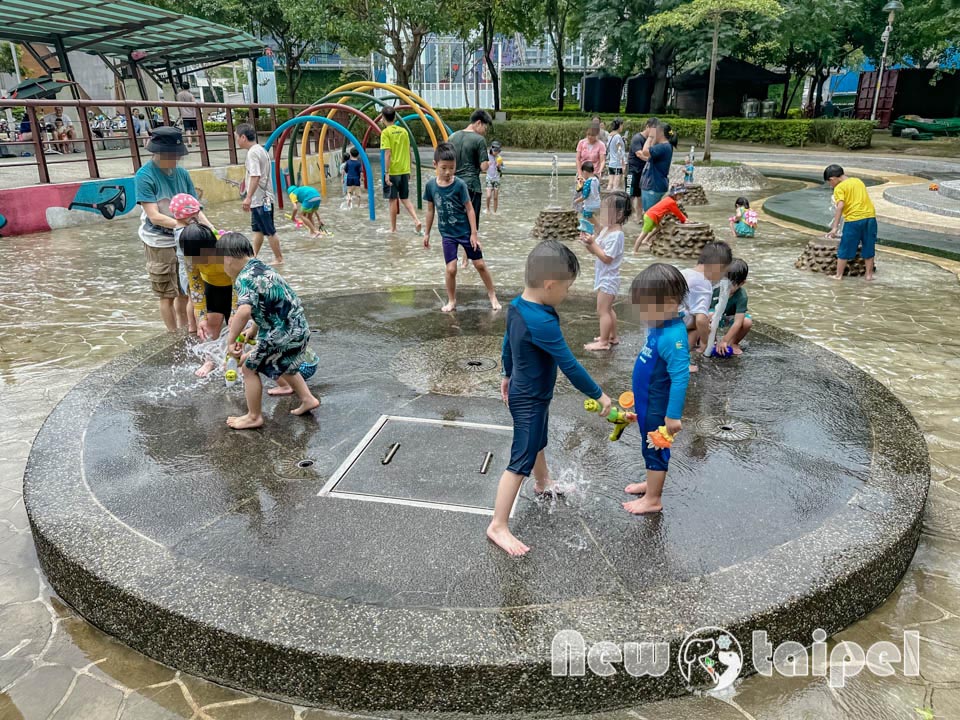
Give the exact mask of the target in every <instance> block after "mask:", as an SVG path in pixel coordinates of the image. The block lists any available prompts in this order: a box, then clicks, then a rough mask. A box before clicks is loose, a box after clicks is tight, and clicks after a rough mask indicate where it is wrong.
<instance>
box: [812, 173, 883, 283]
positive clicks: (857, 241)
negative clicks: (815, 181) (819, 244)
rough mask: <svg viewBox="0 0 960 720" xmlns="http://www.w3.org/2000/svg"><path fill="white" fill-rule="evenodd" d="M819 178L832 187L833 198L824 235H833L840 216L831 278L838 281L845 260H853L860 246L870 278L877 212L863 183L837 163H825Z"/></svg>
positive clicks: (835, 235) (875, 239) (871, 277)
mask: <svg viewBox="0 0 960 720" xmlns="http://www.w3.org/2000/svg"><path fill="white" fill-rule="evenodd" d="M823 180H824V182H826V183H828V184H829V185H830V187H832V188H833V200H834V202H835V203H836V204H837V211H836V213H834V216H833V223H831V225H830V232H828V233H827V237H828V238H835V237H837V226H838V225H839V224H840V217H841V216H843V234H842V235H841V236H840V245H839V247H837V274H836V275H835V276H834V278H833V279H834V280H842V279H843V272H844V270H846V269H847V263H848V262H849V261H851V260H853V258H854V257H856V255H857V250H858V249H860V257H862V258H863V261H864V262H865V263H866V266H867V277H866V279H867V280H873V258H874V255H876V245H877V212H876V210H874V209H873V201H872V200H870V196H869V195H868V194H867V186H866V185H864V184H863V181H862V180H860V179H859V178H852V177H847V176H846V175H844V173H843V168H842V167H840V166H839V165H828V166H827V168H826V169H825V170H824V171H823Z"/></svg>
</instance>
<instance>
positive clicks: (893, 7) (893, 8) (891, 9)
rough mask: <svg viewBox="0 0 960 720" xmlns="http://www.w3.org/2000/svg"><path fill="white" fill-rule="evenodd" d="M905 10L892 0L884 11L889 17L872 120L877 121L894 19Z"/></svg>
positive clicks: (885, 6)
mask: <svg viewBox="0 0 960 720" xmlns="http://www.w3.org/2000/svg"><path fill="white" fill-rule="evenodd" d="M900 10H903V3H902V2H900V0H890V1H889V2H888V3H887V4H886V5H884V6H883V11H884V12H885V13H889V14H888V15H887V26H886V27H885V28H884V29H883V35H881V36H880V37H881V38H882V39H883V55H882V56H881V57H880V69H879V72H878V73H877V91H876V92H875V93H874V95H873V112H871V113H870V119H871V120H876V119H877V105H878V104H879V103H880V86H881V85H882V84H883V66H884V65H885V64H886V62H887V46H888V45H889V44H890V33H891V32H893V19H894V17H895V16H896V14H897V12H898V11H900Z"/></svg>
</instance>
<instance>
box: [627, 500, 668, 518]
mask: <svg viewBox="0 0 960 720" xmlns="http://www.w3.org/2000/svg"><path fill="white" fill-rule="evenodd" d="M623 509H624V510H626V511H627V512H629V513H632V514H633V515H646V514H647V513H658V512H660V511H661V510H663V505H662V504H661V503H660V502H659V501H653V500H649V499H648V498H647V497H646V496H644V497H642V498H640V499H639V500H631V501H630V502H625V503H623Z"/></svg>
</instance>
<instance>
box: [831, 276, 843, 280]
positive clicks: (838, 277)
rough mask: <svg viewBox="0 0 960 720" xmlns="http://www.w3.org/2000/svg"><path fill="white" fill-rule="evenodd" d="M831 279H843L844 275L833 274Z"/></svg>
mask: <svg viewBox="0 0 960 720" xmlns="http://www.w3.org/2000/svg"><path fill="white" fill-rule="evenodd" d="M830 279H831V280H843V275H831V276H830Z"/></svg>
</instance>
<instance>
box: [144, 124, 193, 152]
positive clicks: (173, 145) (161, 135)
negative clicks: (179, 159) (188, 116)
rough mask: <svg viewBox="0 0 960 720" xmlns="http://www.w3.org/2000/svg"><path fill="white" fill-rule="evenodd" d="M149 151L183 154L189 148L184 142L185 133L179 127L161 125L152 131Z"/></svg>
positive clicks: (148, 144) (148, 143) (148, 145)
mask: <svg viewBox="0 0 960 720" xmlns="http://www.w3.org/2000/svg"><path fill="white" fill-rule="evenodd" d="M147 152H151V153H165V154H167V155H177V156H183V155H186V154H187V153H188V152H189V150H187V146H186V145H184V144H183V133H181V132H180V130H179V129H178V128H175V127H169V126H167V125H161V126H160V127H158V128H154V129H153V132H151V133H150V140H149V142H147Z"/></svg>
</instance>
